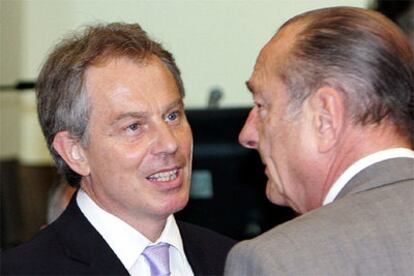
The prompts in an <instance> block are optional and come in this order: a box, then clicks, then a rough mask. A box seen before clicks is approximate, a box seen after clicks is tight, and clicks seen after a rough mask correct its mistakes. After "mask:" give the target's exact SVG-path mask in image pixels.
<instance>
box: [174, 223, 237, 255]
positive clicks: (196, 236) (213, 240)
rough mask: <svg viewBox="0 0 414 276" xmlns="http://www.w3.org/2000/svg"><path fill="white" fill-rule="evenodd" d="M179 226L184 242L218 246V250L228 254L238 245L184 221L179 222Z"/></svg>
mask: <svg viewBox="0 0 414 276" xmlns="http://www.w3.org/2000/svg"><path fill="white" fill-rule="evenodd" d="M177 225H178V228H179V229H180V233H181V235H182V238H183V240H188V241H191V242H192V243H195V244H198V245H199V246H204V245H205V246H208V247H211V246H217V248H216V249H222V250H223V251H226V252H228V251H229V250H230V248H231V247H232V246H233V245H234V244H235V243H236V241H235V240H233V239H231V238H229V237H227V236H224V235H222V234H219V233H217V232H215V231H212V230H210V229H207V228H204V227H201V226H198V225H194V224H191V223H188V222H183V221H177Z"/></svg>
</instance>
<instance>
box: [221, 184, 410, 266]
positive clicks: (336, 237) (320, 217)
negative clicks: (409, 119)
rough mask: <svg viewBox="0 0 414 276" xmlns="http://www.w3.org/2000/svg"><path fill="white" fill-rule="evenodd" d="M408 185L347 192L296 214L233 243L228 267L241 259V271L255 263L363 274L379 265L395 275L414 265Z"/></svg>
mask: <svg viewBox="0 0 414 276" xmlns="http://www.w3.org/2000/svg"><path fill="white" fill-rule="evenodd" d="M413 184H414V183H413V182H412V181H411V182H410V181H408V182H404V183H399V185H387V186H382V187H380V188H376V189H371V190H366V191H361V192H358V193H355V194H350V195H347V196H345V197H343V198H342V199H340V200H337V201H334V202H333V203H331V204H329V205H327V206H324V207H321V208H318V209H316V210H314V211H312V212H309V213H306V214H304V215H301V216H299V217H298V218H296V219H293V220H291V221H289V222H287V223H284V224H282V225H279V226H277V227H275V228H273V229H271V230H269V231H268V232H266V233H264V234H262V235H260V236H258V237H257V238H255V239H252V240H249V241H244V242H242V243H240V244H237V245H236V246H235V247H234V248H233V249H232V251H231V252H230V257H229V260H230V262H229V267H231V269H238V268H237V267H240V266H242V265H244V264H246V268H245V270H248V269H253V268H252V267H255V268H254V269H255V271H254V272H257V273H260V269H277V270H278V271H284V272H286V273H294V274H295V273H296V274H300V273H303V272H304V271H305V270H306V271H308V272H312V273H314V274H320V273H322V274H324V273H325V274H326V273H327V271H331V272H332V273H333V274H335V273H340V272H342V273H343V272H344V271H348V272H349V273H350V274H364V273H362V272H364V271H365V274H367V273H368V274H369V273H375V272H376V271H378V270H376V269H379V268H381V269H383V271H388V272H389V273H390V274H399V273H403V272H404V271H409V269H414V267H413V264H410V261H409V260H410V258H411V259H412V258H414V253H413V252H412V246H413V244H414V223H412V221H414V212H413V211H412V210H414V201H413V200H412V195H413V194H414V185H413ZM362 263H364V264H365V265H363V266H361V265H362ZM411 263H412V262H411ZM322 267H323V268H324V270H320V269H322ZM330 269H331V270H330ZM352 269H354V270H355V271H353V270H352ZM393 272H394V273H393ZM395 272H399V273H395Z"/></svg>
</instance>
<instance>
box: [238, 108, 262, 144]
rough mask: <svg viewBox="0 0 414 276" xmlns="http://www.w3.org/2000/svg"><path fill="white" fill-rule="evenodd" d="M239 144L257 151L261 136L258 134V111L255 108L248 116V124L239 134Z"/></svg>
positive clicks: (246, 123)
mask: <svg viewBox="0 0 414 276" xmlns="http://www.w3.org/2000/svg"><path fill="white" fill-rule="evenodd" d="M239 142H240V144H241V145H242V146H243V147H246V148H249V149H257V146H258V144H259V134H258V132H257V110H256V107H253V109H252V110H250V112H249V116H247V119H246V122H245V123H244V126H243V128H242V130H241V131H240V134H239Z"/></svg>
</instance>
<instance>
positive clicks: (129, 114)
mask: <svg viewBox="0 0 414 276" xmlns="http://www.w3.org/2000/svg"><path fill="white" fill-rule="evenodd" d="M147 115H148V113H147V112H135V111H134V112H125V113H122V114H119V116H117V117H116V118H115V119H114V120H113V121H112V124H111V125H115V124H116V123H118V122H119V121H122V120H123V119H125V118H144V117H146V116H147Z"/></svg>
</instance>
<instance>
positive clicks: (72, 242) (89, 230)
mask: <svg viewBox="0 0 414 276" xmlns="http://www.w3.org/2000/svg"><path fill="white" fill-rule="evenodd" d="M76 194H77V193H75V195H74V196H73V197H72V200H71V202H70V203H69V206H68V207H67V208H66V210H65V212H64V213H63V214H62V216H61V217H60V218H59V219H58V220H57V221H56V223H55V227H56V233H57V236H58V237H59V239H60V240H61V242H62V244H63V246H64V248H65V253H66V254H67V256H68V257H69V258H70V259H72V260H74V261H77V262H81V263H83V264H85V265H88V266H89V267H90V271H91V273H94V274H113V275H128V272H127V270H126V269H125V268H124V266H123V265H122V263H121V261H120V260H119V259H118V257H117V256H116V255H115V253H114V252H113V251H112V249H111V248H110V247H109V245H108V244H107V243H106V242H105V240H104V239H103V238H102V236H101V235H100V234H99V233H98V232H97V231H96V230H95V228H94V227H93V226H92V225H91V224H90V223H89V221H88V220H87V219H86V217H85V216H84V215H83V214H82V212H81V211H80V209H79V207H78V205H77V203H76Z"/></svg>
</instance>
